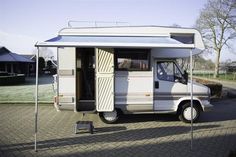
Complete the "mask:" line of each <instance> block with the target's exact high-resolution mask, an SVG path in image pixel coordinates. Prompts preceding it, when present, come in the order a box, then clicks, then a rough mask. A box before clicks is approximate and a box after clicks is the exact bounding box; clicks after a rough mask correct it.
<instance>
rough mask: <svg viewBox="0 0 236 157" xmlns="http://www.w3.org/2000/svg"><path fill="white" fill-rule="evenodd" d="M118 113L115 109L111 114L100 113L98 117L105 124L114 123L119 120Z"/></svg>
mask: <svg viewBox="0 0 236 157" xmlns="http://www.w3.org/2000/svg"><path fill="white" fill-rule="evenodd" d="M119 115H120V114H119V112H118V111H117V110H116V109H115V110H114V111H112V112H100V113H99V117H100V119H101V120H102V121H103V122H104V123H106V124H112V123H116V122H117V120H118V119H119Z"/></svg>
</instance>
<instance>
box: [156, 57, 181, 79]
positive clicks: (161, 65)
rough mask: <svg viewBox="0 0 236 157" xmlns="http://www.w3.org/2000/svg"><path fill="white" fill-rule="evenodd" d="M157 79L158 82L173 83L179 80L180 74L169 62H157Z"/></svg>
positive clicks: (173, 64) (172, 63)
mask: <svg viewBox="0 0 236 157" xmlns="http://www.w3.org/2000/svg"><path fill="white" fill-rule="evenodd" d="M157 78H158V79H159V80H164V81H170V82H174V81H175V79H181V78H182V73H181V71H180V70H179V69H178V67H177V66H176V65H175V63H174V62H171V61H160V62H157Z"/></svg>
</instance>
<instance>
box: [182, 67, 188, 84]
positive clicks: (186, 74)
mask: <svg viewBox="0 0 236 157" xmlns="http://www.w3.org/2000/svg"><path fill="white" fill-rule="evenodd" d="M183 77H184V80H183V83H184V84H188V73H187V71H186V70H184V75H183Z"/></svg>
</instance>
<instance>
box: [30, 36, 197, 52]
mask: <svg viewBox="0 0 236 157" xmlns="http://www.w3.org/2000/svg"><path fill="white" fill-rule="evenodd" d="M35 46H36V47H61V46H63V47H129V48H155V47H158V48H181V49H192V48H194V44H183V43H181V42H179V41H177V40H175V39H172V38H170V37H169V36H82V35H81V36H78V35H65V36H61V35H59V36H57V37H55V38H52V39H49V40H47V41H45V42H40V43H36V45H35Z"/></svg>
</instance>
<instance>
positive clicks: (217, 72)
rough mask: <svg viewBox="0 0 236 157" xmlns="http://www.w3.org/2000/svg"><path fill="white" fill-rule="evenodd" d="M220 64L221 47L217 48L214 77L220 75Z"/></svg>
mask: <svg viewBox="0 0 236 157" xmlns="http://www.w3.org/2000/svg"><path fill="white" fill-rule="evenodd" d="M219 64H220V49H217V50H216V61H215V72H214V78H218V77H219Z"/></svg>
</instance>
